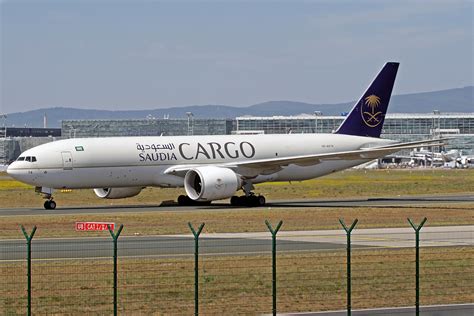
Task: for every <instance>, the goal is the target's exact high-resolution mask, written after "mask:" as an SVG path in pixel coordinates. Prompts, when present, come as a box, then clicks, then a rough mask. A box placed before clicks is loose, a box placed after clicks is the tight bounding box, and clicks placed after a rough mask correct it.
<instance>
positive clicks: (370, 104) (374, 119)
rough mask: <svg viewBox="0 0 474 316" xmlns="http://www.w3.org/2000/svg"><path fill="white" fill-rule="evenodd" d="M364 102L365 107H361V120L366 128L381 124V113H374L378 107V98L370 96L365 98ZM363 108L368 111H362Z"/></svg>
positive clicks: (373, 95)
mask: <svg viewBox="0 0 474 316" xmlns="http://www.w3.org/2000/svg"><path fill="white" fill-rule="evenodd" d="M364 100H365V102H364V104H365V105H366V107H364V106H363V107H362V108H361V112H362V119H363V120H364V123H365V124H367V125H368V126H370V127H375V126H377V125H379V124H380V123H381V122H382V120H381V118H380V117H379V116H380V115H381V114H382V112H381V111H378V112H375V111H376V109H377V107H378V106H379V105H380V98H379V97H378V96H376V95H375V94H371V95H369V96H368V97H366V98H365V99H364ZM364 108H365V109H367V108H369V109H370V111H364Z"/></svg>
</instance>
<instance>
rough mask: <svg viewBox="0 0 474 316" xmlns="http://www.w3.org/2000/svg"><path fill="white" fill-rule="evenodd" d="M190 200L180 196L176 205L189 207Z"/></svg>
mask: <svg viewBox="0 0 474 316" xmlns="http://www.w3.org/2000/svg"><path fill="white" fill-rule="evenodd" d="M190 202H191V199H190V198H188V197H187V196H186V195H180V196H178V205H180V206H186V205H190V204H191V203H190Z"/></svg>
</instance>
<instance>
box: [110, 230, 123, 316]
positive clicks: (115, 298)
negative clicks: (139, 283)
mask: <svg viewBox="0 0 474 316" xmlns="http://www.w3.org/2000/svg"><path fill="white" fill-rule="evenodd" d="M107 228H108V229H109V233H110V236H112V239H113V243H114V316H117V288H118V284H117V283H118V282H117V274H118V271H117V244H118V238H119V236H120V233H121V232H122V229H123V225H120V227H119V229H118V231H117V233H114V231H113V230H112V228H111V226H110V225H107Z"/></svg>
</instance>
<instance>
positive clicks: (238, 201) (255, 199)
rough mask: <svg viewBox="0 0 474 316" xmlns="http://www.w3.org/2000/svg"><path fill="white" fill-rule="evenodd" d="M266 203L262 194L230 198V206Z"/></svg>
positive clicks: (262, 204) (261, 204) (249, 205)
mask: <svg viewBox="0 0 474 316" xmlns="http://www.w3.org/2000/svg"><path fill="white" fill-rule="evenodd" d="M265 203H266V200H265V197H264V196H263V195H258V196H257V195H249V196H245V195H243V196H233V197H231V198H230V204H231V205H232V206H247V207H252V206H264V205H265Z"/></svg>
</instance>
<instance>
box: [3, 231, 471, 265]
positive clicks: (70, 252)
mask: <svg viewBox="0 0 474 316" xmlns="http://www.w3.org/2000/svg"><path fill="white" fill-rule="evenodd" d="M414 243H415V241H414V232H413V229H411V228H385V229H357V230H355V231H354V232H353V235H352V245H353V247H354V248H358V247H359V248H360V247H365V248H367V247H369V248H371V247H384V248H385V247H394V248H404V247H413V246H414ZM118 246H119V247H118V249H119V256H120V257H121V258H123V257H142V258H143V257H175V256H192V255H193V253H194V239H193V237H192V236H191V235H160V236H143V237H142V236H133V237H126V236H124V237H121V238H120V241H119V244H118ZM277 246H278V251H279V253H283V252H303V251H325V250H337V249H344V248H345V247H346V235H345V233H344V232H343V231H342V230H319V231H281V232H279V233H278V237H277ZM421 246H422V247H439V246H474V226H444V227H424V228H423V233H422V238H421ZM32 249H33V251H32V258H33V259H76V258H111V256H112V238H111V237H108V238H107V237H105V238H86V237H83V238H48V239H36V240H33V243H32ZM199 249H200V253H201V254H202V255H243V254H262V253H269V252H271V236H270V233H269V232H257V233H226V234H224V233H222V234H203V235H202V236H201V237H200V247H199ZM25 250H26V245H25V240H24V239H17V240H0V262H2V261H4V262H5V261H11V260H24V258H25V253H26V251H25Z"/></svg>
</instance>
